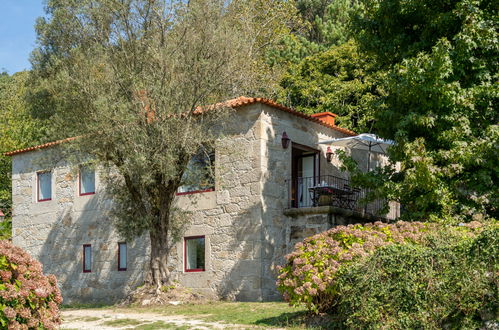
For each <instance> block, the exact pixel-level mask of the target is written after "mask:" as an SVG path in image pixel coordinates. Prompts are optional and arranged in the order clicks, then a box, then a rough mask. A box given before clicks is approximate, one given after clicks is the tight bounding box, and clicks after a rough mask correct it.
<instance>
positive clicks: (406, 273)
mask: <svg viewBox="0 0 499 330" xmlns="http://www.w3.org/2000/svg"><path fill="white" fill-rule="evenodd" d="M498 237H499V227H497V226H496V225H493V226H490V227H489V228H487V229H485V230H484V231H483V232H482V233H481V234H479V235H478V236H477V237H475V238H469V237H468V238H463V237H462V236H456V235H449V232H447V231H443V232H437V233H433V234H432V235H430V237H427V239H426V243H425V245H423V246H421V245H407V244H406V245H399V244H395V245H389V246H386V247H383V248H381V249H379V250H377V251H376V252H375V253H374V254H373V255H372V256H370V257H369V258H367V259H365V260H364V261H362V262H360V263H358V264H357V265H353V266H351V267H346V268H343V270H342V271H340V272H339V273H338V275H337V281H338V283H339V285H338V295H339V296H340V299H339V301H338V305H337V307H336V315H335V316H336V317H337V322H338V323H340V324H342V326H343V327H345V328H359V327H360V328H376V327H379V326H380V325H383V327H386V328H390V329H401V328H405V329H408V328H411V329H414V328H424V329H429V328H432V329H437V328H467V329H471V328H479V327H481V326H483V325H484V322H485V321H491V322H493V321H494V320H495V321H497V318H496V317H497V314H496V313H497V308H498V304H499V301H498V291H497V288H498V286H497V276H496V274H497V272H498V271H499V266H498V265H499V260H497V256H498V255H499V251H498V247H499V244H498V243H499V242H498Z"/></svg>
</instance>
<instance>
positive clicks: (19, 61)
mask: <svg viewBox="0 0 499 330" xmlns="http://www.w3.org/2000/svg"><path fill="white" fill-rule="evenodd" d="M42 15H43V0H0V71H7V72H8V73H9V74H13V73H15V72H18V71H22V70H25V69H30V68H31V64H30V63H29V54H30V53H31V51H32V50H33V48H34V47H35V40H36V34H35V27H34V25H35V20H36V18H37V17H39V16H42Z"/></svg>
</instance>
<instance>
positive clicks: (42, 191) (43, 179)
mask: <svg viewBox="0 0 499 330" xmlns="http://www.w3.org/2000/svg"><path fill="white" fill-rule="evenodd" d="M36 181H37V186H38V201H39V202H44V201H49V200H51V199H52V172H51V171H45V172H38V173H37V174H36Z"/></svg>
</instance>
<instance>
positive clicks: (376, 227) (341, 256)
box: [277, 221, 479, 312]
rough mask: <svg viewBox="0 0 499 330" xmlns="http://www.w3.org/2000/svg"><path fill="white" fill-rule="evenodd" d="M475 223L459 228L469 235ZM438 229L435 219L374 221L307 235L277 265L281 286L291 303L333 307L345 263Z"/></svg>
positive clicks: (317, 308)
mask: <svg viewBox="0 0 499 330" xmlns="http://www.w3.org/2000/svg"><path fill="white" fill-rule="evenodd" d="M476 227H479V224H477V223H471V224H469V225H466V226H464V227H462V228H458V229H457V230H458V231H461V232H463V233H464V234H466V235H467V232H469V231H473V230H474V228H476ZM438 229H439V225H438V224H436V223H422V222H403V221H399V222H397V223H394V224H386V223H382V222H375V223H368V224H364V225H360V224H358V225H348V226H338V227H335V228H333V229H330V230H328V231H326V232H323V233H320V234H317V235H314V236H311V237H308V238H306V239H305V240H304V241H303V242H302V243H298V244H296V246H295V251H294V252H292V253H290V254H288V255H287V256H286V260H287V263H286V265H284V267H278V269H279V273H280V274H279V276H278V280H277V286H278V290H279V291H280V292H281V293H282V294H283V297H284V299H285V300H286V301H288V302H289V303H290V304H291V305H299V304H304V305H305V306H306V307H307V308H308V309H309V310H312V311H315V312H326V311H330V310H332V309H333V308H334V306H335V304H336V302H337V299H338V291H337V289H338V288H337V286H336V285H335V276H336V274H337V273H338V271H340V270H341V269H342V267H345V266H346V265H349V264H352V263H354V262H356V261H358V260H360V259H362V258H364V257H366V256H368V255H370V254H372V253H373V252H374V251H375V250H376V249H378V248H380V247H383V246H386V245H389V244H395V243H398V244H407V243H412V244H418V243H421V242H422V241H423V239H424V237H425V234H426V233H429V232H432V231H435V230H438Z"/></svg>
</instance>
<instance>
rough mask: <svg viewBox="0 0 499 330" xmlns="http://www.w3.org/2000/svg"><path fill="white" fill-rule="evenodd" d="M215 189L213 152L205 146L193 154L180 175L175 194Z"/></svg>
mask: <svg viewBox="0 0 499 330" xmlns="http://www.w3.org/2000/svg"><path fill="white" fill-rule="evenodd" d="M213 190H215V152H214V151H213V150H208V149H207V148H201V150H200V151H199V152H198V153H197V154H196V155H194V156H193V157H192V158H191V160H190V161H189V163H188V164H187V169H186V170H185V172H184V175H183V176H182V185H181V186H180V187H179V188H178V191H177V194H179V195H183V194H189V193H196V192H204V191H213Z"/></svg>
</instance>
